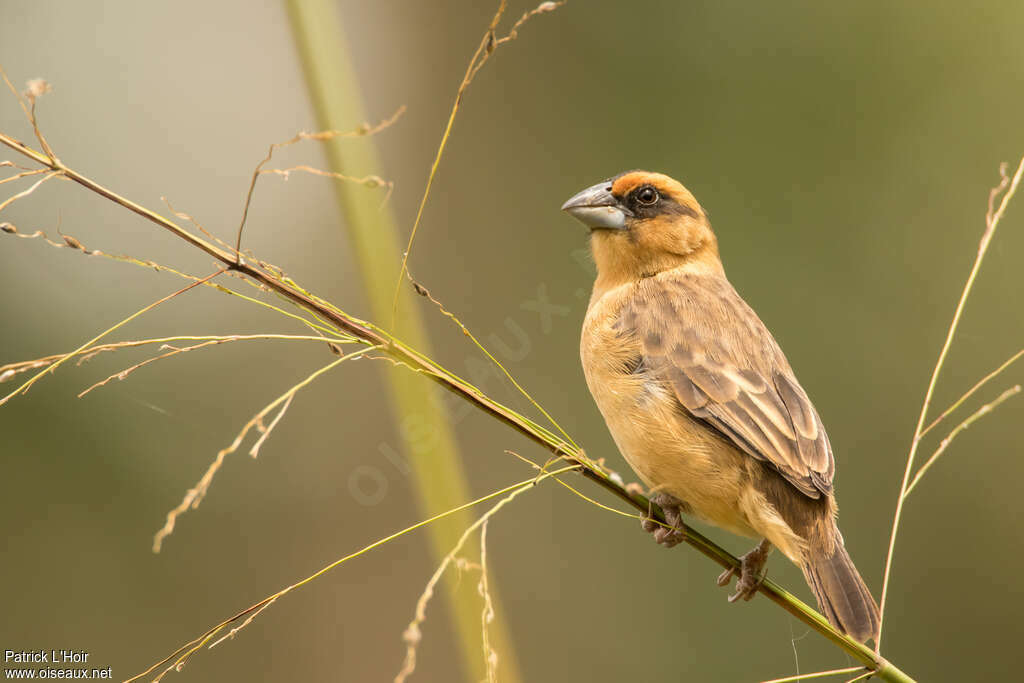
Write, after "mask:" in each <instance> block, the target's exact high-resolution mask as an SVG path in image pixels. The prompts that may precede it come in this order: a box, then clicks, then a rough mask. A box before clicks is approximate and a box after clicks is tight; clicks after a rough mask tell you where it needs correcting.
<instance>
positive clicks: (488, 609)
mask: <svg viewBox="0 0 1024 683" xmlns="http://www.w3.org/2000/svg"><path fill="white" fill-rule="evenodd" d="M487 522H488V520H486V519H485V520H484V523H483V524H482V525H481V527H480V582H479V583H478V584H477V590H478V591H479V592H480V597H482V598H483V601H484V608H483V611H482V612H481V614H480V630H481V632H482V633H483V648H484V665H485V666H486V667H487V683H498V653H497V652H495V651H494V647H493V646H491V638H490V629H489V628H488V626H489V625H490V623H491V622H492V621H494V601H493V599H492V598H491V591H490V590H489V589H488V587H487Z"/></svg>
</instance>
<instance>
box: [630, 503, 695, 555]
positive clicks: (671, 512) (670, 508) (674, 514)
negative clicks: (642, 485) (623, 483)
mask: <svg viewBox="0 0 1024 683" xmlns="http://www.w3.org/2000/svg"><path fill="white" fill-rule="evenodd" d="M651 501H652V502H654V503H657V504H658V507H660V508H661V509H662V512H664V513H665V521H666V522H667V523H668V526H666V525H665V524H662V523H661V522H659V521H658V520H656V519H654V518H653V517H651V516H650V511H648V516H646V517H644V518H642V519H641V520H640V526H641V528H642V529H643V530H644V531H647V532H649V533H651V534H653V535H654V541H655V542H656V543H657V544H658V545H663V546H665V547H666V548H672V547H674V546H677V545H679V544H680V543H682V542H683V541H685V540H686V525H685V524H683V518H682V515H681V514H680V509H681V508H682V503H681V502H679V499H677V498H676V497H674V496H670V495H669V494H667V493H658V494H656V495H654V496H651Z"/></svg>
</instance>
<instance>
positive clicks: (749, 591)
mask: <svg viewBox="0 0 1024 683" xmlns="http://www.w3.org/2000/svg"><path fill="white" fill-rule="evenodd" d="M771 551H772V544H771V543H769V542H768V539H767V538H765V539H762V540H761V542H760V543H758V544H757V547H756V548H754V549H753V550H751V551H750V552H749V553H747V554H746V555H744V556H743V557H741V558H740V567H739V570H738V571H739V579H738V580H737V581H736V592H735V593H734V594H733V595H730V596H729V602H736V601H737V600H739V599H740V598H742V599H744V600H749V599H750V598H752V597H754V594H755V593H757V589H758V587H759V586H760V585H761V582H762V581H764V575H763V574H762V573H761V570H762V569H764V565H765V562H767V561H768V553H770V552H771ZM736 573H737V569H736V568H735V567H730V568H729V569H726V570H725V571H724V572H722V573H721V574H720V575H719V576H718V585H719V586H728V585H729V581H730V580H731V579H732V577H733V576H736Z"/></svg>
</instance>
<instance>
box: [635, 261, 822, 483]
mask: <svg viewBox="0 0 1024 683" xmlns="http://www.w3.org/2000/svg"><path fill="white" fill-rule="evenodd" d="M638 286H639V287H641V288H642V291H640V292H638V296H637V297H634V299H636V300H638V301H644V302H645V303H644V304H643V305H639V304H635V303H630V304H627V305H626V306H625V307H624V309H623V310H622V312H621V314H620V318H619V321H620V323H621V324H622V326H623V327H627V328H629V329H630V331H631V332H634V333H635V334H636V335H637V337H638V338H639V339H640V341H641V345H642V349H643V356H644V360H643V363H644V366H645V367H648V368H652V371H653V372H655V373H656V374H657V375H658V376H659V377H660V379H661V380H662V381H664V382H665V383H666V384H667V385H668V386H669V387H671V389H672V391H673V392H674V393H675V396H676V399H677V400H678V401H679V403H680V404H681V406H682V407H683V408H684V409H685V410H686V411H687V412H688V413H690V414H691V415H692V416H693V417H695V418H697V419H699V420H702V421H703V422H704V423H705V424H707V425H708V426H709V427H710V428H712V429H714V430H716V431H717V432H719V433H720V434H721V435H722V436H723V437H725V438H726V439H728V440H730V441H731V442H732V443H733V444H735V445H736V446H737V447H738V448H739V449H740V450H742V451H744V452H745V453H747V454H749V455H750V456H751V457H754V458H756V459H758V460H762V461H764V462H767V463H769V464H771V465H772V466H773V467H774V468H775V469H776V470H778V472H779V473H780V474H782V476H783V477H785V478H786V479H787V480H788V481H789V482H790V483H791V484H792V485H793V486H795V487H796V488H797V489H798V490H800V491H801V492H803V493H804V494H805V495H807V496H808V497H810V498H819V497H820V496H821V494H823V493H825V494H827V493H829V492H830V491H831V490H832V477H833V474H834V472H835V461H834V458H833V456H832V448H831V446H830V445H829V442H828V436H827V435H826V434H825V428H824V426H823V425H822V423H821V418H820V417H818V413H817V411H815V409H814V405H813V404H812V403H811V401H810V399H809V398H808V397H807V394H806V392H804V390H803V389H802V388H801V387H800V384H799V383H798V382H797V381H796V378H795V377H794V376H793V371H792V369H791V368H790V366H789V363H788V362H787V361H786V358H785V356H784V355H783V354H782V351H781V350H780V349H779V347H778V344H777V343H776V342H775V340H774V339H773V338H772V336H771V334H770V333H769V332H768V330H767V329H766V328H765V326H764V323H762V322H761V320H760V319H759V318H758V317H757V315H756V314H755V313H754V312H753V311H752V310H751V309H750V307H749V306H747V305H746V303H744V302H743V300H742V299H741V298H740V297H739V295H738V294H736V292H735V290H733V288H732V286H731V285H730V284H729V283H728V281H726V280H725V279H724V278H709V277H707V276H705V277H699V278H698V277H696V276H687V275H685V274H677V275H674V276H672V277H661V276H659V277H657V278H648V279H646V280H644V281H642V282H641V283H640V285H638ZM709 319H713V320H717V321H718V322H719V324H718V325H716V326H714V328H712V327H711V326H710V325H708V323H707V321H708V320H709Z"/></svg>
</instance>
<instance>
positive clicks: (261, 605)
mask: <svg viewBox="0 0 1024 683" xmlns="http://www.w3.org/2000/svg"><path fill="white" fill-rule="evenodd" d="M570 469H572V468H565V471H568V470H570ZM551 474H552V476H554V475H557V474H562V471H556V472H552V473H551ZM532 488H533V480H532V479H528V480H526V481H521V482H518V483H516V484H512V485H511V486H506V487H505V488H503V489H500V490H498V491H493V492H491V493H489V494H487V495H486V496H482V497H480V498H477V499H476V500H472V501H470V502H468V503H463V504H462V505H459V506H458V507H454V508H451V509H450V510H445V511H444V512H441V513H439V514H437V515H434V516H433V517H430V518H429V519H424V520H421V521H419V522H416V523H415V524H413V525H411V526H408V527H406V528H404V529H402V530H401V531H397V532H395V533H393V534H391V535H389V536H385V537H384V538H380V539H378V540H376V541H374V542H372V543H370V544H369V545H366V546H364V547H362V548H360V549H359V550H357V551H355V552H352V553H349V554H348V555H345V556H344V557H342V558H339V559H337V560H335V561H334V562H331V563H330V564H328V565H327V566H325V567H322V568H321V569H319V570H318V571H316V572H315V573H313V574H310V575H309V576H307V577H306V578H304V579H302V580H301V581H298V582H296V583H293V584H292V585H290V586H287V587H285V588H283V589H281V590H279V591H278V592H276V593H274V594H273V595H268V596H267V597H265V598H263V599H262V600H260V601H259V602H257V603H256V604H254V605H252V606H250V607H247V608H246V609H244V610H242V611H241V612H239V613H238V614H235V615H234V616H232V617H229V618H228V619H225V620H224V621H222V622H220V623H219V624H217V625H216V626H214V627H213V628H211V629H209V630H207V631H206V632H205V633H203V634H202V635H200V636H198V637H197V638H193V639H192V640H190V641H188V642H187V643H185V644H184V645H182V646H181V647H179V648H178V649H177V650H175V651H174V652H172V653H171V654H170V655H168V656H167V657H165V658H164V659H161V660H160V661H159V662H157V663H155V664H153V665H152V666H150V667H149V668H148V669H146V670H145V671H143V672H141V673H139V674H136V675H135V676H132V677H131V678H129V679H127V680H126V681H125V683H132V682H133V681H137V680H139V679H141V678H145V677H146V676H148V675H150V674H151V673H152V672H154V671H156V670H157V669H160V668H161V667H163V666H165V665H167V664H168V662H170V665H169V666H167V667H166V669H164V670H163V672H162V673H161V674H160V675H159V676H158V677H157V678H155V679H154V682H156V681H159V680H160V679H161V678H163V676H164V675H165V674H167V673H168V672H170V671H181V670H182V668H183V667H184V666H185V664H186V663H187V661H188V660H189V659H190V658H191V657H192V655H194V654H195V653H196V652H198V651H199V650H200V649H201V648H203V647H204V646H206V645H207V644H208V643H210V642H213V639H214V638H216V637H217V635H218V634H220V633H221V632H222V631H223V630H224V629H225V628H227V627H228V626H230V625H231V624H234V623H237V622H239V621H242V620H244V621H243V623H242V625H241V626H239V627H238V628H237V629H234V631H235V632H237V631H238V630H240V629H241V628H244V627H245V626H246V625H248V624H249V623H251V622H252V619H251V618H250V617H254V616H256V615H257V614H259V613H260V612H262V611H263V610H264V609H266V607H267V606H268V605H269V604H270V603H272V602H274V601H275V600H277V599H278V598H281V597H283V596H284V595H287V594H288V593H290V592H291V591H293V590H295V589H296V588H301V587H302V586H305V585H307V584H308V583H310V582H311V581H314V580H316V579H318V578H320V577H321V576H323V575H324V574H326V573H327V572H329V571H331V570H333V569H336V568H337V567H339V566H341V565H342V564H345V563H346V562H348V561H350V560H353V559H355V558H357V557H360V556H362V555H365V554H366V553H368V552H370V551H371V550H374V549H375V548H379V547H380V546H382V545H384V544H386V543H390V542H391V541H393V540H395V539H397V538H400V537H402V536H405V535H406V534H409V533H412V532H414V531H416V530H418V529H422V528H423V527H425V526H428V525H430V524H433V523H434V522H437V521H439V520H442V519H445V518H447V517H450V516H451V515H454V514H457V513H459V512H462V511H463V510H467V509H469V508H471V507H473V506H475V505H479V504H480V503H484V502H487V501H489V500H493V499H494V498H498V497H499V496H504V495H506V494H515V495H518V494H519V493H522V492H523V491H528V490H530V489H532ZM505 502H507V501H502V502H501V503H499V505H497V506H495V508H498V509H500V507H501V506H503V504H504V503H505ZM495 508H491V510H489V511H488V514H487V515H485V517H484V518H481V519H485V518H489V517H490V516H493V514H494V513H495V512H496V511H497V510H496V509H495ZM480 523H481V520H478V521H477V523H475V524H474V526H477V525H479V524H480ZM470 533H471V531H469V533H467V534H466V537H467V538H468V537H469V535H470ZM220 640H223V638H221V639H219V640H218V641H217V642H219V641H220Z"/></svg>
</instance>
